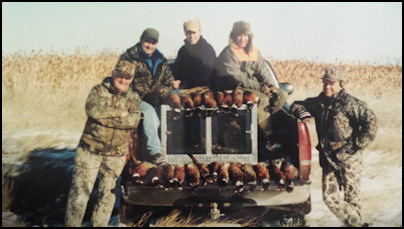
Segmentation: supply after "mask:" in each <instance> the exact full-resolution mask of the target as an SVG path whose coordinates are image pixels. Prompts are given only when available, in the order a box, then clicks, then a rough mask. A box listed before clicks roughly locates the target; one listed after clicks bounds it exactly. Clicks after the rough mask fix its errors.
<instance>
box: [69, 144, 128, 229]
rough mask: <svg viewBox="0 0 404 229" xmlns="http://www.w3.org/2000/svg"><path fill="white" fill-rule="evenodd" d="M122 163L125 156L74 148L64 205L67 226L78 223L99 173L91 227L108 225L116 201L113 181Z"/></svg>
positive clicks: (81, 218) (120, 171)
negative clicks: (65, 203) (72, 168)
mask: <svg viewBox="0 0 404 229" xmlns="http://www.w3.org/2000/svg"><path fill="white" fill-rule="evenodd" d="M125 163H126V157H125V156H121V157H108V156H99V155H96V154H93V153H91V152H89V151H87V150H85V149H83V148H81V147H79V148H78V149H77V155H76V158H75V165H74V170H73V180H72V184H71V187H70V191H69V198H68V202H67V206H66V215H65V226H66V227H80V226H81V224H82V221H83V218H84V214H85V212H86V208H87V203H88V200H89V198H90V194H91V192H92V190H93V187H94V183H95V181H96V178H97V175H98V173H99V172H100V174H101V176H100V182H99V185H98V201H97V203H96V205H95V206H94V210H93V213H92V217H91V223H92V226H94V227H105V226H107V225H108V222H109V220H110V218H111V214H112V210H113V207H114V203H115V190H116V188H117V187H116V181H117V179H118V177H119V176H120V174H121V173H122V170H123V168H124V166H125Z"/></svg>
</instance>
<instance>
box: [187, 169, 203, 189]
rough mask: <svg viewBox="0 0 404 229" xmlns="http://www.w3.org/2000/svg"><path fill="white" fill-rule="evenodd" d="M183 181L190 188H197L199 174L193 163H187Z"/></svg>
mask: <svg viewBox="0 0 404 229" xmlns="http://www.w3.org/2000/svg"><path fill="white" fill-rule="evenodd" d="M185 171H186V173H185V174H186V175H185V180H186V182H187V184H188V185H190V186H191V187H194V186H198V185H199V183H200V178H201V174H200V172H199V169H198V167H197V166H196V165H195V163H189V164H187V166H186V170H185Z"/></svg>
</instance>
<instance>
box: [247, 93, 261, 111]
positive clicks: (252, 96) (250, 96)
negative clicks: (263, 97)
mask: <svg viewBox="0 0 404 229" xmlns="http://www.w3.org/2000/svg"><path fill="white" fill-rule="evenodd" d="M258 99H259V97H258V96H256V95H255V94H254V92H252V91H244V93H243V103H245V104H247V109H248V110H251V109H252V108H253V106H254V104H256V103H257V102H258Z"/></svg>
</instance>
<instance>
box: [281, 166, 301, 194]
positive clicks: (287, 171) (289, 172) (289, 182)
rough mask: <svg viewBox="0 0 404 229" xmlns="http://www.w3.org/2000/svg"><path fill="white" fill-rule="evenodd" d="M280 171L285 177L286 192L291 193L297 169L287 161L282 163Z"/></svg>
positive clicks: (297, 173)
mask: <svg viewBox="0 0 404 229" xmlns="http://www.w3.org/2000/svg"><path fill="white" fill-rule="evenodd" d="M281 171H282V172H283V174H284V176H285V182H286V191H288V192H291V191H293V187H294V184H293V179H294V178H296V177H297V176H298V175H299V172H298V171H297V168H296V167H295V166H294V165H293V164H292V163H290V162H289V161H284V162H283V164H282V167H281Z"/></svg>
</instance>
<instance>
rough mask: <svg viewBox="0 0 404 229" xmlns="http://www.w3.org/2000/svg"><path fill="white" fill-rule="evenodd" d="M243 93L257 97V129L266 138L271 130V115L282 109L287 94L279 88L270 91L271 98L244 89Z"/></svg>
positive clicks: (255, 91) (258, 92)
mask: <svg viewBox="0 0 404 229" xmlns="http://www.w3.org/2000/svg"><path fill="white" fill-rule="evenodd" d="M243 90H244V91H252V92H254V94H255V95H257V96H258V97H259V101H258V103H257V122H258V126H259V128H260V129H261V130H262V133H263V134H264V137H268V136H270V135H271V134H272V128H271V120H270V119H269V117H271V114H273V113H275V112H277V111H279V110H280V109H282V106H283V105H284V104H285V103H286V100H287V93H286V92H285V91H284V90H282V89H279V88H273V89H272V90H271V96H270V97H268V96H267V95H265V94H264V93H262V92H260V91H257V90H252V89H247V88H244V89H243Z"/></svg>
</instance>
